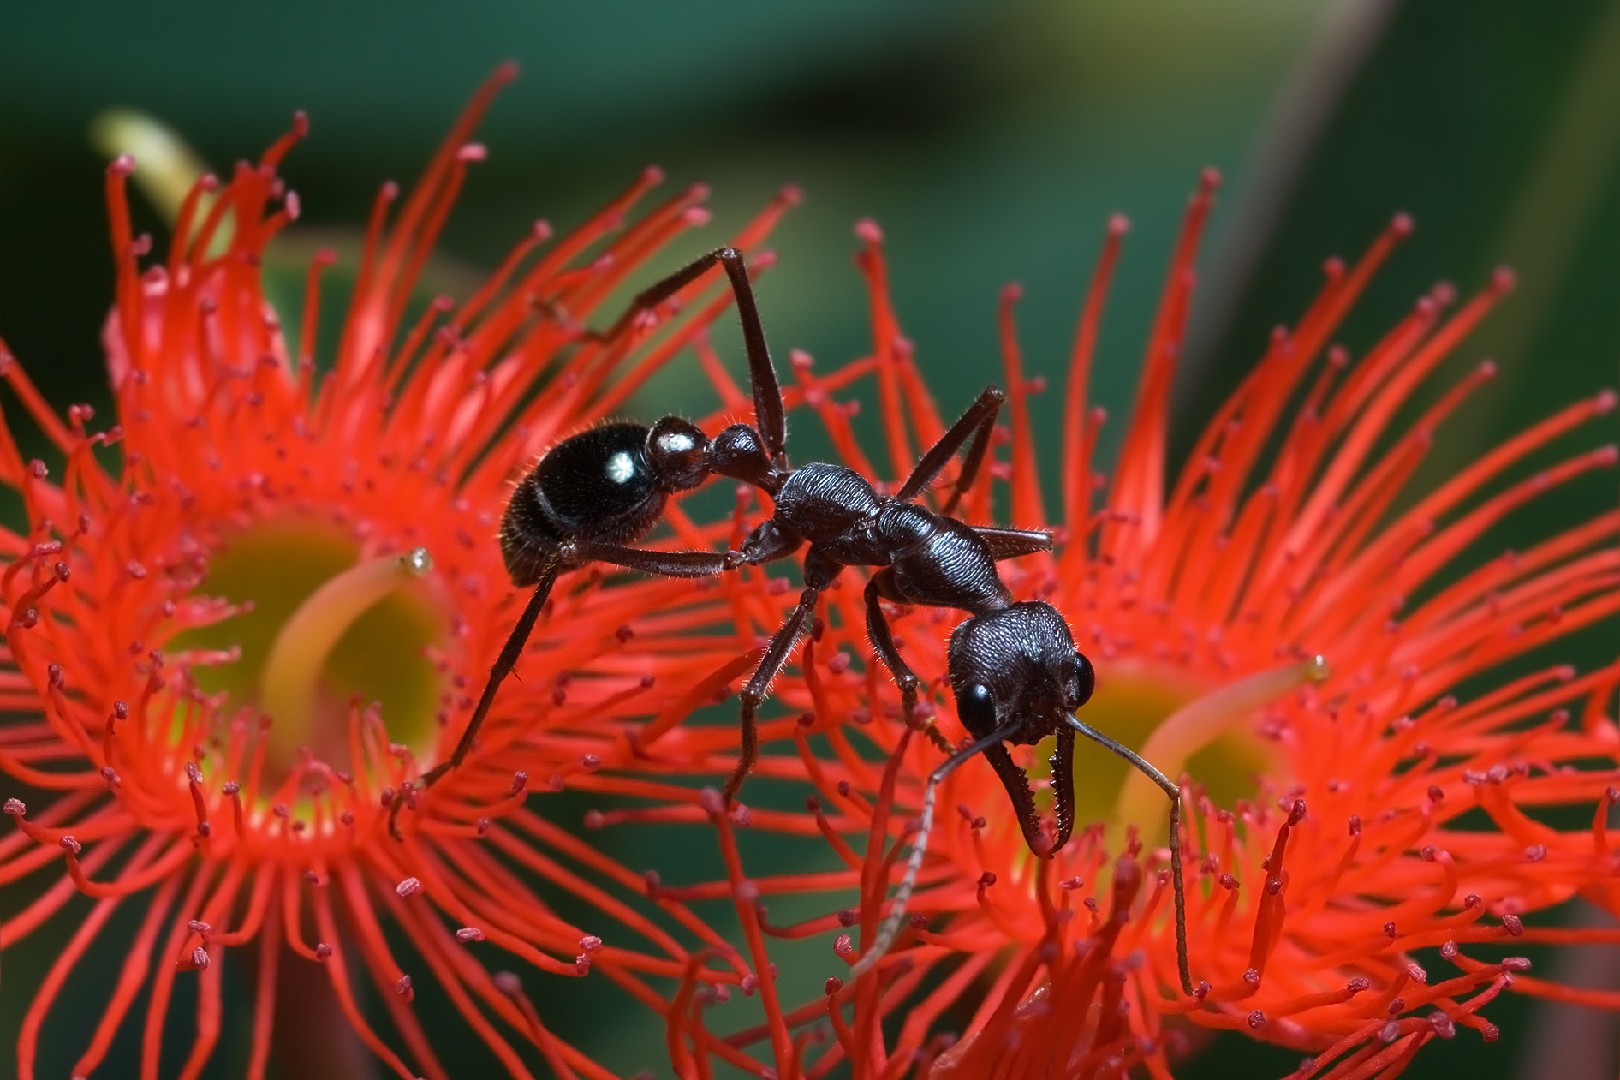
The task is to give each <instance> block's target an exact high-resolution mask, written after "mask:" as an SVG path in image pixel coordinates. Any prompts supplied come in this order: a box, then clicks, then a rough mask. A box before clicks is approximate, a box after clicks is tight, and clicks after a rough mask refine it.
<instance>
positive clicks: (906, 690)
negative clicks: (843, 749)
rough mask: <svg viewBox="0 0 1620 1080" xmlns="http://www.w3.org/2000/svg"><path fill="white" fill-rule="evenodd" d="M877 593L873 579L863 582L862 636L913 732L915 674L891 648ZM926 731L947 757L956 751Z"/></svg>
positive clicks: (930, 729)
mask: <svg viewBox="0 0 1620 1080" xmlns="http://www.w3.org/2000/svg"><path fill="white" fill-rule="evenodd" d="M885 573H888V570H887V569H884V570H882V571H879V575H880V576H881V574H885ZM880 595H881V594H880V593H879V590H878V583H877V578H876V577H873V578H871V579H869V580H868V581H867V582H866V636H867V637H868V638H870V639H871V641H872V648H873V650H874V651H876V652H877V657H878V659H879V660H881V661H883V666H884V667H886V668H888V669H889V674H891V675H893V676H894V682H895V685H896V686H898V687H899V688H900V716H901V718H902V719H903V720H904V721H905V723H906V727H908V728H912V729H913V730H916V720H915V717H916V712H917V673H916V672H914V671H912V670H911V665H910V664H908V663H906V661H905V658H904V657H903V656H901V655H900V650H899V649H898V648H896V647H895V644H894V635H893V633H891V632H890V630H889V620H888V619H887V618H885V617H884V614H883V607H882V605H881V604H880V603H879V599H880ZM922 730H923V731H925V732H927V734H928V738H929V739H930V740H931V741H932V742H933V744H934V745H935V746H937V747H939V748H940V749H941V750H942V751H944V752H945V753H947V754H951V753H955V751H956V748H955V747H954V746H952V745H951V744H950V743H949V742H948V741H946V739H945V736H943V735H941V734H940V733H939V728H938V727H937V726H935V725H934V724H932V723H930V724H928V725H927V726H926V727H925V728H923V729H922Z"/></svg>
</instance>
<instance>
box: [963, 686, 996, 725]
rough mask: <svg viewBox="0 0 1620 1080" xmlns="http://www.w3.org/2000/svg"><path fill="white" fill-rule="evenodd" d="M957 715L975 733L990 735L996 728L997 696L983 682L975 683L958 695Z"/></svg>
mask: <svg viewBox="0 0 1620 1080" xmlns="http://www.w3.org/2000/svg"><path fill="white" fill-rule="evenodd" d="M956 716H957V719H959V720H961V721H962V726H963V727H965V728H967V729H968V732H969V733H970V734H973V735H988V734H989V733H990V732H992V731H994V730H995V728H996V698H995V695H994V694H992V693H991V692H990V688H989V687H988V686H986V685H984V684H983V683H974V684H973V685H972V686H969V687H967V688H966V689H964V690H963V691H962V692H961V693H960V694H958V695H957V696H956Z"/></svg>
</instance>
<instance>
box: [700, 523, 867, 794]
mask: <svg viewBox="0 0 1620 1080" xmlns="http://www.w3.org/2000/svg"><path fill="white" fill-rule="evenodd" d="M770 524H771V523H770V522H766V525H770ZM766 531H767V530H766V527H765V526H761V527H760V528H759V529H756V530H755V535H756V536H758V535H760V534H761V533H762V532H766ZM769 535H770V536H771V537H774V538H775V539H776V540H778V541H781V540H782V539H783V538H784V537H785V534H784V533H781V531H780V530H776V531H774V532H770V533H769ZM749 540H750V541H753V540H754V537H752V536H751V537H749ZM796 543H797V542H796V541H795V544H796ZM744 549H745V550H749V545H748V544H744ZM842 569H843V567H841V566H839V565H837V564H836V563H833V562H831V561H829V560H828V559H827V558H825V557H824V556H822V555H821V554H820V553H819V552H817V551H816V549H815V548H813V547H812V548H811V549H810V550H809V552H808V553H806V555H805V559H804V591H803V592H802V593H800V594H799V604H798V606H797V607H795V608H794V609H793V611H792V613H791V614H789V615H788V617H787V621H785V622H784V623H782V625H781V626H780V627H778V628H777V631H776V634H775V635H774V636H773V637H772V638H771V643H770V645H769V646H767V647H766V649H765V655H764V656H762V657H761V658H760V661H759V667H757V668H755V669H754V674H753V675H752V676H751V677H750V678H749V680H748V684H747V685H746V686H744V687H743V689H742V693H741V694H740V695H739V696H740V697H741V698H742V709H741V713H740V715H739V717H738V722H739V723H740V725H741V728H742V748H741V751H740V753H739V755H738V757H737V767H736V768H735V769H733V770H732V773H731V776H730V777H729V778H728V779H727V780H726V784H725V787H724V788H723V789H722V792H723V793H724V795H725V798H726V804H727V805H730V804H731V802H732V801H733V800H734V799H735V798H736V796H737V791H738V790H739V789H740V788H741V787H742V782H743V779H744V778H745V777H746V776H747V775H748V773H749V772H750V771H751V770H752V769H753V767H754V762H755V761H756V760H757V759H758V758H759V727H758V724H757V723H756V719H755V717H756V713H757V711H758V709H759V703H760V702H762V701H764V700H765V694H766V692H767V691H769V690H770V688H771V681H772V680H773V679H775V678H776V676H777V674H778V673H779V672H780V671H781V670H782V667H783V665H785V664H786V663H787V659H788V657H789V656H790V655H791V654H792V653H793V646H794V645H796V644H798V641H799V638H801V637H803V636H804V632H805V631H806V630H807V629H809V626H810V616H811V615H813V614H815V610H816V601H818V600H819V599H820V598H821V591H822V590H823V589H825V588H826V587H827V586H828V585H830V584H832V580H833V578H835V577H837V576H838V572H839V571H840V570H842Z"/></svg>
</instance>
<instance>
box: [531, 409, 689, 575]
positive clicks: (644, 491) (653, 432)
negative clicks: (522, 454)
mask: <svg viewBox="0 0 1620 1080" xmlns="http://www.w3.org/2000/svg"><path fill="white" fill-rule="evenodd" d="M708 445H709V440H708V438H707V437H706V436H705V435H704V434H703V432H702V431H701V430H699V429H698V428H697V427H696V426H695V425H693V424H691V423H688V422H687V421H685V420H682V419H680V418H678V417H668V416H666V417H664V418H663V419H662V420H659V421H658V423H657V424H655V425H654V426H653V427H650V428H649V427H647V426H646V425H645V424H635V423H626V422H615V423H609V424H601V425H599V426H597V427H594V428H591V429H589V430H588V431H582V432H580V433H579V434H578V435H572V436H570V437H568V438H566V439H564V440H563V441H562V442H560V443H558V444H557V445H556V446H554V447H552V448H551V449H550V450H548V451H546V453H545V455H544V456H543V457H542V458H541V459H540V460H539V461H538V462H537V463H536V464H535V466H534V468H533V469H531V470H530V471H529V473H528V475H526V476H524V477H523V479H522V480H519V481H518V484H517V489H516V490H515V491H513V493H512V498H511V499H510V500H509V501H508V502H507V504H506V513H505V514H504V515H503V516H502V518H501V555H502V557H503V558H504V559H505V560H506V569H507V572H508V573H509V574H511V575H512V581H513V583H514V584H516V585H519V586H528V585H533V584H534V583H535V582H537V581H539V580H540V578H541V576H542V575H543V574H544V573H546V571H547V568H548V567H549V566H551V565H552V564H554V563H556V562H557V560H558V552H559V549H563V548H564V546H565V545H566V544H568V543H571V542H572V543H578V542H579V541H585V540H588V541H595V542H597V543H603V544H628V543H630V542H632V541H635V540H639V539H640V538H641V537H643V536H645V535H646V534H647V533H648V532H649V531H650V530H651V529H652V527H653V525H655V524H656V523H657V522H658V519H659V517H660V515H662V514H663V511H664V504H665V502H666V501H667V499H668V496H669V495H670V494H671V493H673V492H676V491H684V490H686V489H688V488H694V487H697V486H698V485H699V484H701V483H702V482H703V481H704V479H705V478H706V477H707V476H708V475H709V465H708Z"/></svg>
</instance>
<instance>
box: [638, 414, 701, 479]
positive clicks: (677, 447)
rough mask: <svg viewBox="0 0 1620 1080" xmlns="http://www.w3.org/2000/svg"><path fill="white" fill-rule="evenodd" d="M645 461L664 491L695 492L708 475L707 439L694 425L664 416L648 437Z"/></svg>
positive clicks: (678, 418) (674, 417)
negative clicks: (689, 489)
mask: <svg viewBox="0 0 1620 1080" xmlns="http://www.w3.org/2000/svg"><path fill="white" fill-rule="evenodd" d="M647 460H648V461H649V462H651V463H652V468H653V474H654V475H655V476H656V477H657V478H658V486H659V487H661V488H663V489H664V490H665V491H685V490H686V489H687V488H695V487H697V486H698V485H699V484H701V483H703V481H704V478H705V477H707V476H708V475H709V437H708V436H707V435H705V434H703V432H702V430H701V429H700V428H698V427H697V425H695V424H691V423H688V422H687V421H685V420H682V419H681V418H680V417H678V416H666V417H664V418H663V419H662V420H659V421H658V422H657V423H656V424H654V425H653V428H652V430H651V431H650V432H648V433H647Z"/></svg>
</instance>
